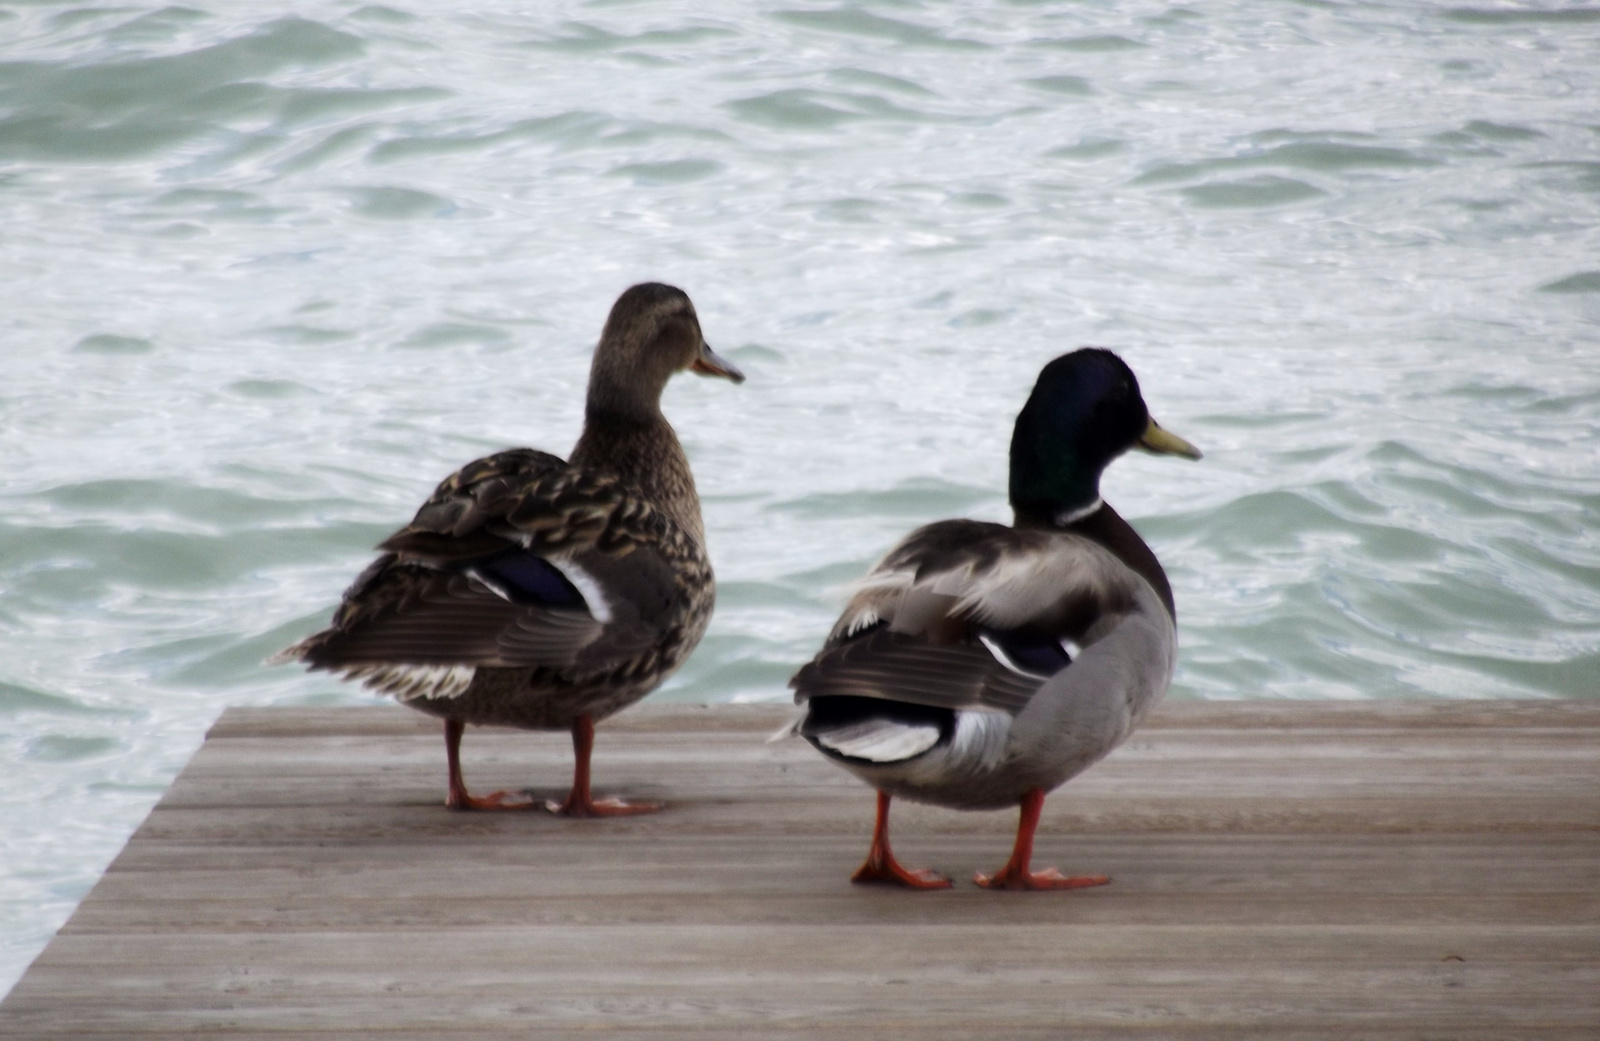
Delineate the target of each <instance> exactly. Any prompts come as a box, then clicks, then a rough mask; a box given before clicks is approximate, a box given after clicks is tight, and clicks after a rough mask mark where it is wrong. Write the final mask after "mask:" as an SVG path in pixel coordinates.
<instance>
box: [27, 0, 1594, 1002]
mask: <svg viewBox="0 0 1600 1041" xmlns="http://www.w3.org/2000/svg"><path fill="white" fill-rule="evenodd" d="M1597 53H1600V7H1596V6H1575V5H1567V6H1562V5H1558V4H1518V5H1511V6H1508V5H1502V4H1495V5H1492V6H1484V7H1476V8H1474V7H1452V6H1449V5H1446V4H1442V3H1441V4H1428V3H1421V2H1405V3H1342V4H1328V3H1321V2H1309V0H1308V2H1301V3H1292V2H1246V0H1196V2H1192V3H1166V2H1142V3H1141V2H1132V3H1111V2H1103V3H1093V2H1072V3H1066V2H1063V3H1051V2H1027V3H1022V2H1017V3H978V2H945V3H940V2H933V0H923V2H916V0H884V2H877V3H837V2H834V3H802V2H799V0H793V2H789V3H714V2H697V3H693V4H688V3H676V4H674V3H645V2H638V3H632V2H626V0H622V2H617V0H597V2H592V3H576V2H543V3H539V4H527V3H480V4H471V5H445V4H440V5H427V6H425V5H421V4H407V3H396V4H388V5H373V4H368V5H361V4H355V3H336V2H331V0H321V2H317V3H309V2H306V3H296V2H294V0H275V2H274V3H271V4H266V3H255V2H248V0H230V2H228V3H221V2H216V0H201V2H198V3H194V4H189V5H185V6H165V7H163V6H156V5H146V4H139V3H131V4H122V5H118V6H115V7H93V6H85V5H83V4H79V3H51V2H17V0H0V243H3V248H0V337H3V339H0V444H3V446H4V450H5V452H6V456H7V459H6V467H5V477H4V480H3V482H0V631H3V632H4V638H5V646H6V648H7V653H6V655H5V656H4V660H3V661H0V761H3V763H4V773H3V778H4V780H3V781H0V801H3V805H4V809H3V812H0V832H3V834H0V849H3V850H4V851H5V852H4V853H0V987H4V986H5V985H7V984H8V983H9V982H10V981H12V980H14V979H15V977H16V976H17V975H18V974H19V973H20V972H21V971H22V969H23V968H24V967H25V965H26V964H27V962H28V960H29V959H31V958H32V957H33V955H34V954H35V953H37V951H38V949H39V948H40V947H41V946H42V945H43V944H44V942H45V941H46V939H47V938H48V937H49V935H50V933H51V932H52V931H53V930H54V929H55V928H56V927H57V926H58V925H59V924H60V923H61V922H62V921H63V920H64V919H65V917H66V915H67V914H68V913H69V912H70V910H71V908H72V906H73V905H74V903H75V902H76V901H77V900H78V899H79V898H80V897H81V896H82V895H83V894H84V893H85V892H86V891H87V890H88V888H89V887H90V886H91V885H92V884H93V881H94V879H95V878H96V877H97V875H98V873H99V872H100V871H101V870H102V869H103V868H104V866H105V864H106V863H107V862H108V861H109V860H110V858H111V857H112V856H113V855H114V854H115V852H116V850H117V849H118V848H119V847H120V845H121V843H122V842H123V841H124V840H125V838H126V837H127V835H128V833H129V832H130V831H131V829H132V828H133V827H134V826H135V825H136V824H137V822H138V821H139V820H140V818H141V817H142V816H143V814H144V813H145V812H146V810H147V809H148V807H149V806H150V805H152V804H153V802H154V801H155V799H156V798H157V797H158V796H159V794H160V792H161V791H162V789H163V787H164V786H165V784H166V783H167V782H169V781H170V779H171V778H172V777H173V776H174V775H175V773H176V772H177V771H178V769H179V768H180V767H181V766H182V764H183V763H184V761H185V759H186V758H187V757H188V756H189V754H190V753H191V751H192V750H193V749H194V747H195V746H196V745H197V743H198V742H199V740H200V738H201V735H202V734H203V732H204V730H205V728H206V726H207V725H208V724H209V722H210V721H211V720H212V719H214V718H215V716H216V715H217V714H218V713H219V712H220V711H221V710H222V709H223V708H224V707H225V706H227V705H238V704H253V705H261V704H282V705H293V704H307V703H317V704H328V703H336V704H364V703H368V701H369V699H368V698H367V697H366V696H365V695H363V694H360V693H359V692H356V691H353V690H350V689H347V688H343V687H340V686H339V685H337V684H335V683H334V682H333V681H331V680H329V679H327V678H325V677H321V676H307V675H305V674H302V673H299V672H297V671H295V670H292V669H282V668H280V669H269V668H266V667H264V666H263V665H262V664H261V662H262V659H264V658H265V657H266V656H267V655H268V654H269V653H271V652H272V651H274V650H276V649H278V648H280V647H282V646H283V645H285V644H287V643H288V642H290V641H291V640H293V639H295V638H297V637H298V636H300V635H302V634H304V633H306V632H309V631H311V630H312V629H313V628H315V627H317V626H319V625H320V624H322V623H323V621H324V620H325V619H326V618H327V615H328V613H329V610H330V608H331V606H332V605H333V603H334V602H335V600H336V598H337V596H338V594H339V591H340V590H341V589H342V588H343V587H344V585H345V584H346V583H347V582H348V580H349V579H350V578H351V577H352V575H353V574H354V573H355V571H356V570H357V569H358V568H359V567H361V566H362V564H363V563H364V562H365V561H366V560H367V559H368V556H369V552H370V549H369V548H370V547H371V546H372V544H373V543H374V542H376V541H377V540H378V539H380V538H381V537H383V536H384V535H385V534H387V533H388V532H389V531H390V530H391V529H393V528H394V527H396V526H397V525H398V524H400V523H402V522H403V521H404V520H405V519H407V518H408V517H409V515H410V513H411V511H412V510H413V509H414V508H415V506H416V505H417V503H418V502H419V501H420V500H421V498H422V497H423V496H424V495H425V494H426V492H427V491H428V490H429V489H430V488H431V486H432V485H433V484H434V482H435V481H436V480H437V479H438V478H440V477H441V476H442V475H444V474H445V473H447V472H449V471H450V470H451V469H453V468H454V467H456V466H458V465H460V464H461V463H462V462H464V461H466V460H467V459H470V458H472V457H474V456H476V455H479V454H483V453H485V452H488V451H491V450H494V449H498V448H501V447H505V446H507V445H517V444H529V445H535V446H539V447H543V448H546V449H550V450H553V451H558V452H565V451H566V449H567V448H568V447H569V446H570V444H571V442H572V440H573V439H574V437H575V436H576V433H577V429H578V423H579V418H580V406H581V388H582V386H583V382H584V379H585V375H586V367H587V362H588V356H589V352H590V350H591V348H592V345H593V343H594V340H595V338H596V336H597V334H598V331H599V327H600V323H601V321H602V319H603V317H604V315H605V312H606V309H607V308H608V307H609V305H610V302H611V300H612V299H613V298H614V297H615V295H616V294H617V293H618V292H619V291H620V290H621V289H622V288H624V287H625V286H627V285H628V284H630V283H632V282H635V281H640V280H643V279H661V280H665V281H671V282H674V283H676V284H678V285H680V286H682V287H684V288H685V289H686V290H688V292H689V293H690V294H691V295H692V296H693V298H694V300H695V301H696V303H697V305H698V307H699V310H700V313H701V316H702V320H703V324H704V327H705V329H706V331H707V335H708V337H709V338H710V340H711V342H712V343H713V344H714V345H716V346H717V348H718V349H719V350H721V351H723V353H725V354H727V355H728V356H729V357H731V358H732V359H734V360H735V361H736V362H737V363H738V364H739V365H740V366H742V367H743V368H744V369H745V370H746V371H747V372H748V373H749V376H750V380H749V382H748V383H746V384H745V385H744V386H742V387H732V386H730V385H727V384H724V383H720V382H712V381H700V380H691V379H683V380H680V381H678V382H677V383H676V384H675V385H674V386H673V387H672V388H671V389H670V390H669V393H668V401H667V408H668V412H669V415H670V416H671V417H672V419H673V420H674V422H675V423H676V424H677V425H678V427H679V429H680V431H681V433H682V435H683V438H684V441H685V443H686V445H687V446H688V449H689V452H690V455H691V457H692V458H693V461H694V465H695V468H696V473H697V476H698V479H699V481H700V486H701V489H702V492H703V494H704V498H705V509H706V520H707V528H708V531H709V539H710V542H711V551H712V555H713V558H714V560H715V563H716V567H717V571H718V574H719V576H720V578H721V586H720V588H721V592H720V599H719V604H718V613H717V616H716V618H715V620H714V621H713V622H712V627H711V631H710V633H709V635H708V636H707V638H706V640H705V642H704V644H703V645H702V646H701V648H700V650H699V651H698V653H697V654H696V655H695V656H694V658H693V659H692V660H691V661H690V662H689V664H688V665H687V666H686V667H685V668H684V669H683V670H682V672H681V673H680V674H679V675H678V676H676V677H675V678H674V679H673V680H672V681H671V682H670V683H669V685H668V686H667V687H666V688H665V689H664V690H663V691H662V692H661V693H660V694H658V695H657V696H658V697H661V698H669V699H676V700H712V701H720V700H767V699H782V698H784V697H785V696H786V695H785V691H784V689H783V687H784V681H785V680H786V678H787V677H788V675H789V674H790V673H791V672H792V671H793V669H794V668H795V667H796V665H797V664H798V663H800V662H801V661H803V660H804V659H805V658H807V657H808V656H809V655H810V654H811V653H812V651H813V650H814V649H815V647H816V645H817V643H818V641H819V640H820V638H821V636H822V634H823V633H824V631H825V630H826V628H827V626H828V624H829V623H830V621H831V620H832V617H833V614H834V613H835V611H836V610H837V607H838V604H839V597H838V590H839V587H840V586H842V585H843V584H844V583H846V582H848V581H849V580H850V579H851V578H853V577H855V576H856V575H858V574H859V573H861V571H862V570H863V569H864V568H865V567H866V566H867V565H868V564H870V563H871V562H872V561H873V560H874V559H875V558H876V556H877V555H878V554H879V553H881V552H882V551H883V550H884V549H885V548H886V547H887V546H888V545H889V544H890V543H891V542H892V541H893V540H894V539H895V538H896V537H897V536H898V535H899V534H901V533H903V532H904V531H906V530H907V529H909V528H910V527H912V526H914V525H916V524H919V523H921V522H924V521H927V520H931V519H935V518H938V517H942V516H950V515H955V514H966V515H971V516H977V517H985V518H1003V517H1004V516H1005V515H1006V511H1005V503H1004V485H1005V480H1004V455H1005V449H1006V444H1007V439H1008V437H1009V432H1010V424H1011V420H1012V417H1013V416H1014V415H1015V412H1016V409H1017V408H1018V407H1019V405H1020V404H1021V401H1022V399H1023V398H1024V396H1025V395H1026V393H1027V390H1028V388H1029V386H1030V385H1031V382H1032V379H1033V376H1034V375H1035V373H1036V372H1037V370H1038V369H1039V367H1040V366H1041V365H1042V364H1043V363H1044V362H1045V361H1047V360H1048V359H1049V358H1051V357H1053V356H1054V355H1056V354H1058V353H1060V352H1062V351H1064V350H1066V349H1069V348H1071V347H1074V346H1077V345H1080V344H1084V343H1095V344H1101V345H1106V346H1110V347H1113V348H1115V349H1117V350H1119V351H1120V352H1122V353H1123V354H1124V356H1125V357H1127V358H1128V360H1129V361H1130V362H1131V363H1132V364H1133V366H1134V367H1135V369H1136V370H1137V371H1138V372H1139V374H1140V377H1141V380H1142V382H1143V385H1144V390H1145V395H1146V397H1147V399H1148V400H1149V402H1150V403H1151V406H1152V409H1153V411H1154V412H1155V414H1156V415H1157V416H1158V417H1159V418H1160V419H1161V420H1162V421H1163V422H1164V423H1165V424H1166V425H1168V426H1169V427H1171V428H1172V429H1174V430H1176V431H1178V432H1179V433H1181V434H1183V435H1184V436H1186V437H1188V438H1189V439H1190V440H1192V441H1194V442H1195V443H1196V444H1199V445H1200V446H1201V447H1203V448H1204V449H1205V450H1206V452H1207V455H1206V459H1205V460H1204V461H1203V462H1201V463H1198V464H1186V463H1182V462H1178V461H1173V460H1169V459H1152V458H1148V457H1130V458H1127V459H1125V460H1123V461H1121V462H1118V463H1117V464H1116V465H1115V466H1114V467H1113V469H1112V470H1111V471H1110V472H1109V474H1108V477H1107V480H1106V483H1105V488H1104V490H1105V493H1106V496H1107V498H1108V499H1109V500H1110V501H1112V502H1113V503H1115V504H1116V505H1117V506H1118V508H1119V509H1120V510H1121V511H1122V512H1123V513H1124V514H1125V515H1127V516H1129V517H1130V518H1132V519H1133V520H1134V521H1135V523H1136V524H1137V525H1138V526H1139V528H1140V529H1141V530H1142V531H1143V532H1145V534H1146V537H1147V538H1148V539H1149V541H1150V542H1151V543H1152V545H1153V546H1154V547H1155V548H1156V550H1157V552H1158V553H1159V554H1160V555H1161V557H1162V559H1163V560H1164V561H1165V563H1166V565H1167V569H1168V571H1169V572H1170V574H1171V576H1172V580H1173V585H1174V587H1175V589H1176V593H1177V597H1178V603H1179V608H1180V622H1181V625H1182V639H1183V649H1182V661H1181V664H1180V667H1179V673H1178V677H1177V681H1176V683H1175V685H1174V691H1173V695H1172V696H1174V697H1186V698H1194V697H1203V698H1230V697H1260V698H1276V697H1338V698H1365V697H1387V696H1408V697H1449V698H1475V697H1501V696H1506V697H1548V696H1576V697H1592V696H1595V695H1596V693H1597V682H1596V676H1597V675H1600V540H1597V538H1596V535H1595V529H1596V526H1597V523H1596V522H1597V515H1600V440H1597V433H1600V61H1597V60H1596V55H1597ZM441 758H442V757H441ZM442 769H443V767H442V765H441V771H442Z"/></svg>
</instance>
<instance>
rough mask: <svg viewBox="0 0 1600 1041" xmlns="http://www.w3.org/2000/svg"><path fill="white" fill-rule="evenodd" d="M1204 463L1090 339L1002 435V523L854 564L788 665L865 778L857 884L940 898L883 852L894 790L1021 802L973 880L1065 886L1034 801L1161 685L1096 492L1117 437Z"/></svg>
mask: <svg viewBox="0 0 1600 1041" xmlns="http://www.w3.org/2000/svg"><path fill="white" fill-rule="evenodd" d="M1135 447H1137V448H1143V449H1145V450H1146V451H1150V452H1155V453H1158V454H1166V455H1181V456H1186V457H1188V458H1190V459H1198V458H1200V452H1199V450H1198V449H1196V448H1195V447H1194V446H1193V445H1191V444H1189V442H1187V441H1185V440H1183V439H1182V438H1180V437H1177V436H1175V435H1173V434H1170V433H1168V432H1167V431H1165V430H1163V429H1162V428H1161V427H1160V426H1158V425H1157V424H1156V422H1155V420H1153V419H1151V418H1150V413H1149V411H1148V409H1147V408H1146V407H1145V403H1144V398H1143V397H1141V396H1140V394H1139V382H1138V380H1137V379H1135V378H1134V375H1133V370H1132V369H1130V368H1128V366H1127V365H1126V364H1125V363H1124V362H1123V361H1122V359H1121V358H1119V357H1117V356H1116V355H1115V354H1113V353H1111V352H1110V351H1107V350H1101V349H1098V348H1085V349H1083V350H1079V351H1074V352H1072V353H1071V354H1066V355H1063V356H1061V357H1059V358H1057V359H1056V360H1054V361H1052V362H1051V363H1050V364H1049V365H1046V366H1045V367H1044V371H1043V372H1041V373H1040V374H1039V382H1038V383H1037V384H1036V385H1035V386H1034V388H1033V394H1032V395H1031V396H1029V398H1028V403H1027V404H1026V405H1024V406H1023V408H1022V413H1021V414H1020V415H1019V416H1018V417H1017V425H1016V430H1015V432H1014V433H1013V435H1012V438H1011V484H1010V494H1011V507H1012V509H1013V511H1014V512H1015V518H1016V519H1015V523H1014V525H1013V526H1011V527H1006V526H1005V525H1002V524H990V523H985V522H982V521H973V520H946V521H938V522H936V523H933V524H929V525H927V526H926V527H923V528H918V529H917V530H916V531H914V532H912V533H911V534H910V535H908V536H906V538H905V539H904V540H903V541H902V542H901V543H900V544H899V545H898V546H896V547H895V548H894V549H892V550H890V551H889V553H888V555H887V556H886V557H884V558H883V560H882V561H881V562H880V563H879V564H878V565H877V567H875V568H873V570H872V571H871V572H870V573H869V574H868V575H867V577H866V579H865V580H864V581H863V583H862V585H861V586H860V588H859V589H858V591H857V593H856V595H855V596H854V597H853V598H852V599H851V601H850V604H849V606H847V607H846V608H845V611H844V614H843V615H842V616H841V617H840V618H839V621H838V623H837V624H835V625H834V627H833V632H832V633H831V634H829V636H828V640H827V643H826V644H824V645H823V648H822V651H821V652H820V653H819V654H818V655H817V657H816V658H815V659H813V660H812V661H811V662H810V664H808V665H806V666H805V667H804V668H802V669H801V670H800V671H799V672H798V673H796V674H795V677H794V679H793V680H791V681H790V686H791V687H793V688H794V690H795V701H796V702H797V703H799V704H803V705H804V706H805V707H806V710H807V711H806V715H805V717H804V718H803V719H802V720H800V721H799V722H798V723H797V724H796V729H797V731H798V732H799V733H800V735H801V736H803V737H805V738H806V739H807V740H809V741H810V742H811V743H812V744H813V745H815V746H816V748H817V750H818V751H820V752H821V753H822V754H823V755H825V756H827V757H828V758H829V759H832V760H833V761H834V762H836V763H838V764H839V765H840V766H843V767H844V768H845V769H847V770H849V771H850V772H852V773H854V774H855V775H856V776H858V777H860V778H861V779H862V780H864V781H866V782H867V783H868V784H870V785H872V786H873V787H874V788H876V789H878V818H877V826H876V828H875V830H874V832H873V836H872V848H871V851H870V852H869V853H868V854H867V860H866V863H864V864H862V865H861V868H860V870H858V871H857V872H856V873H855V876H854V879H853V880H854V881H857V882H894V883H899V884H901V885H906V886H911V887H913V888H918V889H942V888H944V887H946V886H948V885H950V880H949V879H948V878H945V877H944V876H943V875H940V874H938V873H936V872H933V871H928V870H910V869H907V868H905V867H902V866H901V865H900V864H899V863H897V862H896V861H895V859H894V854H893V853H891V852H890V850H889V800H890V798H891V797H893V796H895V795H903V796H905V797H906V798H908V799H915V800H917V801H919V802H929V803H935V804H937V805H940V806H950V807H954V808H957V809H972V810H981V809H998V808H1000V807H1004V806H1010V805H1015V804H1018V803H1020V804H1021V807H1022V817H1021V821H1020V823H1019V825H1018V827H1017V841H1016V846H1015V848H1014V850H1013V851H1012V854H1011V860H1010V861H1009V862H1008V863H1007V864H1006V865H1005V867H1003V868H1001V869H1000V870H999V871H998V872H996V873H995V874H994V875H992V876H985V875H983V874H978V875H977V876H975V877H976V881H977V882H978V884H979V885H982V886H987V887H991V888H1007V889H1075V888H1080V887H1083V886H1092V885H1101V884H1104V883H1105V882H1108V881H1110V880H1109V879H1108V878H1106V877H1105V876H1103V875H1095V876H1085V877H1076V878H1069V877H1066V876H1064V875H1062V874H1061V873H1060V872H1059V871H1056V870H1055V869H1054V868H1051V869H1048V870H1045V871H1039V872H1034V871H1030V870H1029V867H1028V862H1029V860H1030V859H1031V857H1032V852H1033V833H1034V829H1035V828H1036V827H1037V826H1038V823H1039V811H1040V808H1041V807H1042V806H1043V805H1044V796H1045V793H1046V792H1048V791H1050V790H1052V789H1054V788H1056V787H1057V786H1059V785H1061V784H1063V783H1064V782H1066V781H1067V780H1068V779H1069V778H1071V777H1073V776H1074V775H1076V774H1077V773H1079V772H1080V771H1082V770H1083V769H1085V768H1086V767H1088V766H1089V765H1091V764H1092V763H1094V762H1095V761H1096V760H1098V759H1100V758H1101V757H1102V756H1104V755H1105V754H1106V753H1108V752H1110V751H1111V750H1112V749H1113V748H1115V747H1117V745H1119V744H1121V743H1122V742H1123V740H1125V739H1126V738H1127V736H1128V735H1129V734H1130V733H1131V732H1132V731H1133V728H1134V727H1135V726H1137V725H1138V723H1139V721H1140V719H1141V718H1143V716H1144V714H1145V712H1146V711H1148V710H1149V708H1150V706H1151V705H1153V704H1154V703H1155V702H1156V701H1157V700H1158V699H1159V698H1160V697H1161V695H1162V694H1163V693H1165V692H1166V689H1167V684H1168V683H1170V682H1171V680H1172V669H1173V665H1174V664H1175V662H1176V658H1177V626H1176V612H1175V610H1174V608H1173V603H1172V587H1171V586H1170V585H1169V584H1168V583H1167V576H1166V574H1165V572H1163V571H1162V570H1161V564H1160V563H1159V562H1157V560H1156V557H1155V554H1154V553H1152V552H1151V551H1150V547H1149V546H1146V545H1145V544H1144V541H1143V540H1142V539H1140V538H1139V536H1138V534H1137V533H1136V532H1135V531H1134V530H1133V529H1132V528H1131V527H1129V526H1128V523H1127V522H1126V521H1124V520H1123V519H1122V518H1121V517H1119V516H1117V513H1116V511H1115V510H1113V509H1112V508H1111V507H1110V506H1109V505H1107V504H1106V503H1105V502H1104V501H1103V500H1102V499H1101V498H1100V474H1101V472H1102V471H1103V470H1104V469H1105V468H1106V464H1108V463H1110V462H1111V460H1113V459H1115V458H1116V457H1117V456H1119V455H1121V454H1122V453H1123V452H1126V451H1127V450H1128V449H1129V448H1135Z"/></svg>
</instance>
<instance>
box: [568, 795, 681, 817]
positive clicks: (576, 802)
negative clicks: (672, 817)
mask: <svg viewBox="0 0 1600 1041" xmlns="http://www.w3.org/2000/svg"><path fill="white" fill-rule="evenodd" d="M544 808H545V809H547V810H549V811H550V812H551V813H553V814H555V815H556V816H557V817H634V816H637V815H639V814H641V813H660V812H661V811H662V810H664V809H666V808H667V804H666V803H664V802H650V801H648V800H640V801H639V802H626V801H624V800H622V799H617V798H608V799H580V798H576V797H574V796H572V795H569V796H567V797H566V799H565V800H563V801H560V802H557V801H556V800H555V799H551V800H549V801H548V802H546V803H545V804H544Z"/></svg>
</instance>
